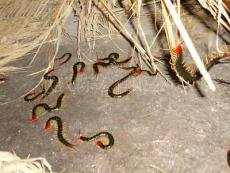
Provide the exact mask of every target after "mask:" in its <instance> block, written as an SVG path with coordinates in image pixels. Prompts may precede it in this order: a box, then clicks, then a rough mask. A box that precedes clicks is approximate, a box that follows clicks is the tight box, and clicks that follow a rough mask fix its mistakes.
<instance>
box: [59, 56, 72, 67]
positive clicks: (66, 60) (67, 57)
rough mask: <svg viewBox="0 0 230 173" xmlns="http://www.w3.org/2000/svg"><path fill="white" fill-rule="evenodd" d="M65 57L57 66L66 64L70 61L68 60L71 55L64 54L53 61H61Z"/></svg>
mask: <svg viewBox="0 0 230 173" xmlns="http://www.w3.org/2000/svg"><path fill="white" fill-rule="evenodd" d="M65 57H66V59H65V61H63V62H62V63H60V64H59V66H61V65H63V64H65V63H67V62H68V61H69V60H70V58H71V57H72V54H71V53H65V54H63V55H62V56H61V57H60V58H56V59H55V60H61V59H63V58H65Z"/></svg>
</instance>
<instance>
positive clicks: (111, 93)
mask: <svg viewBox="0 0 230 173" xmlns="http://www.w3.org/2000/svg"><path fill="white" fill-rule="evenodd" d="M123 69H126V70H130V69H132V71H131V72H130V73H129V74H128V75H126V76H125V77H123V78H121V79H119V80H118V81H116V82H115V83H113V84H112V85H111V86H110V87H109V89H108V95H109V96H110V97H113V98H114V97H116V98H118V97H124V96H125V95H127V94H129V92H130V91H131V90H132V89H131V88H129V89H128V90H127V91H124V92H123V93H119V94H115V93H114V91H113V90H114V89H115V87H116V86H118V85H119V84H121V83H122V82H124V81H125V80H127V79H128V78H129V77H131V76H134V77H136V76H138V75H140V74H141V73H142V72H145V73H147V74H148V75H150V76H154V75H156V74H157V72H155V73H151V72H149V71H148V70H141V69H140V67H139V66H138V65H137V66H132V67H125V68H123Z"/></svg>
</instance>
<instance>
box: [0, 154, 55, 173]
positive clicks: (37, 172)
mask: <svg viewBox="0 0 230 173" xmlns="http://www.w3.org/2000/svg"><path fill="white" fill-rule="evenodd" d="M0 172H1V173H52V170H51V166H50V164H49V163H48V162H47V160H46V159H45V158H41V157H40V158H27V159H21V158H19V157H18V156H17V155H16V154H13V153H10V152H6V151H0Z"/></svg>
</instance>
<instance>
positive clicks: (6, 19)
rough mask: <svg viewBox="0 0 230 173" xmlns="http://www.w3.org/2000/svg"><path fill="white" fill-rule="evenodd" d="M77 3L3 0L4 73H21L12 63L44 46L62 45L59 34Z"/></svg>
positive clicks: (0, 65)
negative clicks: (73, 5)
mask: <svg viewBox="0 0 230 173" xmlns="http://www.w3.org/2000/svg"><path fill="white" fill-rule="evenodd" d="M72 3H73V0H20V1H18V0H0V69H2V70H0V73H4V72H7V71H9V70H10V71H12V70H17V69H18V68H15V69H14V68H13V67H12V66H10V65H9V64H10V63H11V62H13V61H15V60H17V59H18V58H20V57H22V56H24V55H25V54H27V53H29V52H31V51H32V50H34V51H35V54H34V58H35V56H36V55H37V53H38V52H39V50H40V48H41V46H42V45H43V44H45V43H49V42H56V43H57V42H58V41H59V39H60V38H59V37H58V35H60V34H58V32H61V28H62V27H63V25H64V22H65V20H66V18H67V16H68V15H69V14H70V12H71V5H72Z"/></svg>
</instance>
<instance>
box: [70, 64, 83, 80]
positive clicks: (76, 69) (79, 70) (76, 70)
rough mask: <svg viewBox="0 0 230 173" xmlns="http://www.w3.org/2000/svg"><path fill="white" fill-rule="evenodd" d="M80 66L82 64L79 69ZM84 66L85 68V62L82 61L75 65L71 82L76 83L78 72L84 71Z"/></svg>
mask: <svg viewBox="0 0 230 173" xmlns="http://www.w3.org/2000/svg"><path fill="white" fill-rule="evenodd" d="M78 66H80V69H78ZM84 68H85V63H84V62H82V61H80V62H77V63H75V64H74V65H73V76H72V79H71V83H72V84H74V81H75V79H76V77H77V75H78V73H83V71H84Z"/></svg>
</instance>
